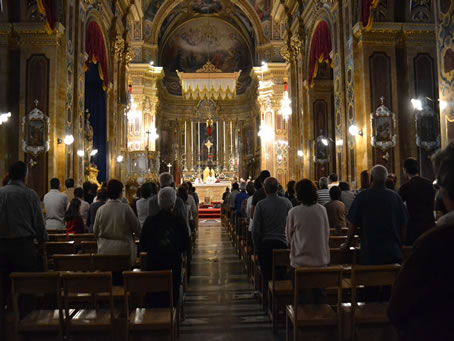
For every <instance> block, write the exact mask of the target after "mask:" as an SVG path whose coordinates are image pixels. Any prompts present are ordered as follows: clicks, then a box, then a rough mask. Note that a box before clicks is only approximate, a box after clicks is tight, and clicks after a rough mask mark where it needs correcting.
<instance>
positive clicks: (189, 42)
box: [159, 17, 253, 95]
mask: <svg viewBox="0 0 454 341" xmlns="http://www.w3.org/2000/svg"><path fill="white" fill-rule="evenodd" d="M166 38H167V39H166V40H164V41H163V42H161V45H162V49H161V50H160V51H161V53H160V57H159V60H160V65H163V67H164V71H165V75H166V76H165V78H164V84H165V85H166V87H167V89H168V91H169V93H171V94H173V95H181V86H180V82H179V78H178V76H177V73H176V71H177V70H178V71H183V72H196V71H197V70H198V69H200V68H201V67H202V66H203V65H204V64H205V63H206V62H207V61H210V62H211V63H212V64H213V65H214V66H215V67H216V68H217V69H220V70H222V71H223V72H237V71H240V70H241V76H240V77H239V79H238V82H237V94H238V95H241V94H242V93H244V91H245V90H246V89H247V87H248V86H249V84H250V81H251V78H250V76H249V73H250V71H251V67H252V63H253V58H252V55H251V52H250V49H249V47H248V44H247V39H246V38H245V37H244V36H243V35H242V34H241V33H240V31H239V30H238V29H236V28H235V27H234V26H233V25H231V24H230V23H228V22H226V21H224V20H221V19H217V18H213V17H200V18H196V19H192V20H189V21H186V22H184V23H183V24H182V25H180V26H178V27H177V28H176V29H175V30H174V31H173V32H172V33H171V34H169V35H167V37H166Z"/></svg>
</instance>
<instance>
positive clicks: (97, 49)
mask: <svg viewBox="0 0 454 341" xmlns="http://www.w3.org/2000/svg"><path fill="white" fill-rule="evenodd" d="M85 50H86V51H87V54H88V59H87V61H86V62H85V71H87V70H88V64H90V63H93V64H98V72H99V78H101V79H102V80H103V81H104V85H103V89H104V91H105V90H106V89H107V85H108V84H109V74H108V73H107V56H106V48H105V45H104V37H103V35H102V31H101V28H100V27H99V26H98V24H97V23H96V22H94V21H92V22H91V23H90V24H89V25H88V28H87V33H86V35H85Z"/></svg>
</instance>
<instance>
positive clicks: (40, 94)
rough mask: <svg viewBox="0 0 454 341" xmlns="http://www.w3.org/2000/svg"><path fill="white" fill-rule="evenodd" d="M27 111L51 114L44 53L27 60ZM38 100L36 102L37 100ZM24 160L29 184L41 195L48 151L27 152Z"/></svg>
mask: <svg viewBox="0 0 454 341" xmlns="http://www.w3.org/2000/svg"><path fill="white" fill-rule="evenodd" d="M25 84H26V90H25V113H26V114H28V113H29V112H30V111H31V110H33V109H34V108H35V107H38V108H39V109H40V110H41V111H42V112H43V113H44V114H45V115H46V116H49V59H48V58H47V57H46V56H45V55H42V54H37V55H32V56H30V58H28V59H27V62H26V83H25ZM35 101H36V102H35ZM24 161H25V162H26V163H27V165H28V166H29V174H30V176H29V180H30V181H31V182H32V183H30V184H29V186H30V187H31V188H33V189H34V190H35V191H36V192H37V193H38V195H39V196H41V195H43V194H44V193H46V188H47V153H42V154H38V155H37V156H35V155H32V154H26V155H25V158H24Z"/></svg>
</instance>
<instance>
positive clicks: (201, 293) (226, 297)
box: [179, 219, 285, 341]
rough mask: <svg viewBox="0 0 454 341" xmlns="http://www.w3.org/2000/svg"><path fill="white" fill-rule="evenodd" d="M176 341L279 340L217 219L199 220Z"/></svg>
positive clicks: (282, 330)
mask: <svg viewBox="0 0 454 341" xmlns="http://www.w3.org/2000/svg"><path fill="white" fill-rule="evenodd" d="M184 315H185V319H184V321H182V322H181V328H180V337H179V340H182V341H189V340H212V341H231V340H232V341H241V340H247V341H255V340H261V341H279V340H284V339H285V327H283V326H282V327H281V328H280V330H279V331H278V332H277V333H276V334H273V331H272V327H271V322H270V321H269V319H268V316H267V315H266V314H265V312H264V311H263V309H262V305H261V304H260V302H259V299H258V297H257V296H255V295H254V288H253V287H252V285H251V283H250V282H249V280H248V277H247V273H246V272H245V270H244V267H243V265H242V263H241V261H240V259H239V257H238V255H237V254H236V252H235V249H234V247H233V246H232V243H231V241H230V239H229V235H228V234H227V232H226V231H225V229H224V228H223V227H222V226H221V221H220V220H215V219H213V220H201V221H200V222H199V232H198V239H197V242H196V248H195V252H194V255H193V260H192V278H191V281H190V283H189V285H188V287H187V291H186V294H185V303H184Z"/></svg>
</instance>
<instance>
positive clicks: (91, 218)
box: [87, 188, 107, 233]
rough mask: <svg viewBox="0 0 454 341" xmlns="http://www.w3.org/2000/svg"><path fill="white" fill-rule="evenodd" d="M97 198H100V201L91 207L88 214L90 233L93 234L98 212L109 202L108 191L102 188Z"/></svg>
mask: <svg viewBox="0 0 454 341" xmlns="http://www.w3.org/2000/svg"><path fill="white" fill-rule="evenodd" d="M96 197H97V198H98V200H97V201H96V202H93V203H92V204H91V205H90V209H89V210H88V214H87V228H88V233H93V225H94V224H95V218H96V212H97V211H98V209H99V208H100V207H101V206H102V205H104V204H105V203H106V201H107V189H106V188H101V189H100V190H99V191H98V193H97V194H96Z"/></svg>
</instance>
